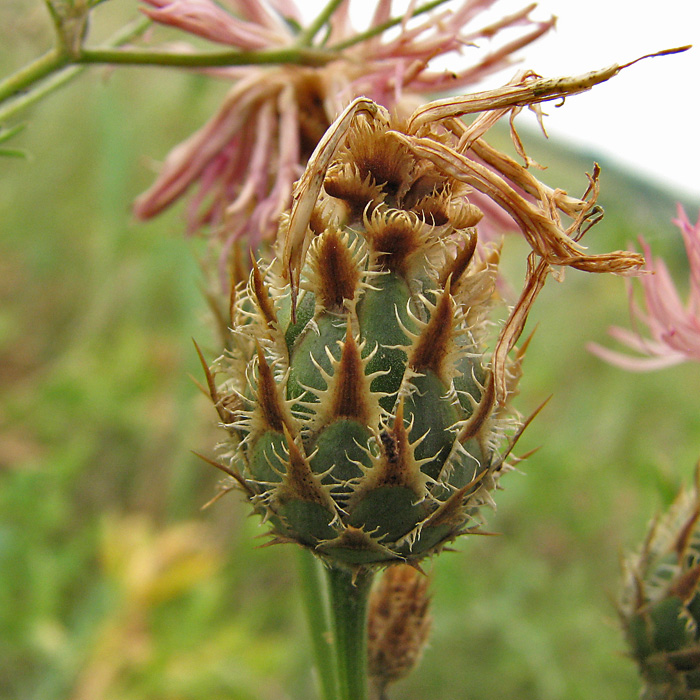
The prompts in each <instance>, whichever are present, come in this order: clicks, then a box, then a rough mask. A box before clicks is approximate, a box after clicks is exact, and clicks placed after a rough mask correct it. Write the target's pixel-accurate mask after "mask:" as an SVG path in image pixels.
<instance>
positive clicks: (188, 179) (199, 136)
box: [135, 0, 554, 259]
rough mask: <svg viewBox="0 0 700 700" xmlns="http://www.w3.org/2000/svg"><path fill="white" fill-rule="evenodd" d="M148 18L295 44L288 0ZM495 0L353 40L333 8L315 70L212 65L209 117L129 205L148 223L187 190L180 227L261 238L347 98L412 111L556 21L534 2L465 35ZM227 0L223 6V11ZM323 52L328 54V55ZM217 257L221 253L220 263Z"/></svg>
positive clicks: (268, 44) (250, 40)
mask: <svg viewBox="0 0 700 700" xmlns="http://www.w3.org/2000/svg"><path fill="white" fill-rule="evenodd" d="M144 2H147V3H148V4H149V5H150V6H151V7H148V8H145V9H144V12H145V13H146V14H147V15H148V16H149V17H151V18H152V19H153V20H155V21H156V22H159V23H161V24H167V25H172V26H175V27H178V28H180V29H182V30H184V31H186V32H189V33H190V34H195V35H197V36H199V37H203V38H205V39H207V40H209V41H213V42H216V43H219V44H224V45H226V46H228V47H233V48H235V49H241V50H246V51H249V50H275V49H285V48H294V47H295V46H298V44H297V42H298V40H299V37H300V36H303V30H300V33H297V32H296V31H295V29H294V27H299V26H300V21H301V20H300V17H301V14H300V12H299V10H298V8H297V7H296V5H295V4H294V2H293V0H224V2H222V4H217V3H215V2H213V0H144ZM494 2H495V0H476V1H475V0H466V1H465V2H461V3H457V4H456V5H455V3H449V5H450V6H449V8H448V3H446V4H445V6H444V7H438V8H436V9H433V10H432V11H430V12H428V13H425V14H423V15H420V16H415V17H414V16H412V15H413V12H414V9H415V2H412V3H411V4H410V7H409V10H408V12H407V13H406V15H405V18H404V19H403V21H402V23H401V31H400V32H396V34H395V35H392V36H391V37H390V36H388V35H387V33H386V32H385V33H381V32H380V33H379V34H376V35H373V36H369V37H366V38H365V39H363V40H362V41H358V40H357V37H358V36H359V35H358V33H357V32H356V31H355V30H354V29H353V28H352V26H351V24H350V20H349V4H350V3H349V0H345V2H343V3H341V5H340V7H339V8H338V9H337V10H336V12H335V13H334V14H333V16H332V17H331V19H330V22H329V26H328V31H327V32H326V30H325V29H324V30H321V31H320V32H319V33H318V35H317V37H315V38H314V42H313V43H312V45H311V47H310V48H311V49H316V50H317V51H318V50H324V51H326V52H335V53H334V54H330V58H329V60H328V61H327V62H326V63H325V65H322V66H320V67H304V66H298V65H279V66H266V67H263V66H246V67H231V68H224V69H216V70H214V69H210V72H212V73H216V74H217V75H219V76H224V77H227V78H230V79H233V80H234V81H235V83H234V85H233V87H232V88H231V91H230V92H229V94H228V96H227V98H226V99H225V101H224V103H223V104H222V105H221V107H220V108H219V110H218V112H217V113H216V114H215V115H214V116H213V117H212V118H211V119H210V120H209V122H208V123H207V124H205V125H204V126H203V127H202V128H201V129H200V130H199V131H197V132H196V133H194V134H193V135H192V136H190V137H189V138H188V139H187V140H186V141H184V142H183V143H181V144H180V145H179V146H177V147H176V148H174V149H173V151H171V153H170V154H169V155H168V156H167V158H166V160H165V162H164V164H163V167H162V169H161V172H160V174H159V176H158V178H157V180H156V181H155V183H154V184H153V185H152V186H151V187H150V188H149V189H148V191H147V192H145V193H143V194H142V195H141V196H140V197H139V198H138V199H137V201H136V203H135V213H136V215H137V217H139V218H141V219H148V218H150V217H153V216H155V215H157V214H158V213H160V212H161V211H163V210H164V209H165V208H167V207H168V206H170V205H171V204H172V203H173V202H175V201H177V200H178V199H179V198H180V197H182V196H183V195H184V194H185V192H187V191H188V190H190V189H191V188H194V187H197V190H196V192H194V193H193V194H192V196H191V198H190V200H189V203H188V207H187V215H186V216H187V221H188V229H189V230H190V232H194V231H197V230H199V229H200V228H202V227H203V226H209V227H211V230H212V233H213V234H214V235H216V237H217V238H218V239H219V240H221V241H222V242H223V251H224V255H223V258H225V257H226V251H227V249H228V248H229V247H230V246H231V244H232V243H233V242H234V241H235V240H236V239H239V238H242V237H245V238H246V239H247V241H248V243H249V245H250V246H251V247H255V246H257V245H258V244H259V243H260V241H262V240H264V239H268V238H271V237H273V236H274V235H275V232H276V230H277V225H278V220H279V216H280V214H281V213H282V212H283V211H284V210H285V209H287V208H288V207H289V205H290V202H291V192H292V185H293V183H294V182H295V180H297V179H298V177H299V176H300V175H301V173H302V172H303V168H304V165H305V163H306V161H307V160H308V158H309V156H310V154H311V152H312V151H313V149H314V147H315V146H316V144H317V143H318V141H319V139H320V138H321V136H322V135H323V134H324V132H325V130H326V129H327V128H328V126H329V125H330V124H331V123H332V122H333V120H334V118H335V117H336V116H337V115H338V114H339V113H340V112H341V111H342V109H343V108H344V107H345V106H346V105H347V104H348V103H349V102H350V101H351V100H352V99H354V98H355V97H357V96H359V95H365V96H367V97H370V98H371V99H373V100H374V101H376V102H378V103H380V104H383V105H384V106H386V107H388V108H389V109H394V110H397V111H399V112H401V113H403V112H406V113H410V111H412V109H413V107H415V106H416V105H415V100H416V97H417V96H419V95H422V94H425V93H435V92H441V91H447V90H450V91H455V90H459V89H462V88H463V87H465V86H467V85H470V84H473V83H475V82H476V81H478V80H479V79H481V78H483V77H484V76H485V75H487V74H489V73H491V72H493V71H496V70H500V69H502V68H504V67H506V66H508V65H510V64H511V62H512V58H511V54H512V53H513V52H514V51H516V50H518V49H520V48H522V47H523V46H526V45H527V44H529V43H530V42H532V41H534V40H535V39H537V38H538V37H539V36H541V35H542V34H544V33H545V32H546V31H548V30H549V29H550V28H551V27H552V26H553V24H554V19H553V18H552V19H551V20H548V21H545V22H536V21H533V20H530V19H529V13H530V11H531V10H532V9H533V7H534V5H531V6H529V7H526V8H524V9H523V10H522V11H520V12H518V13H516V14H514V15H511V16H509V17H505V18H503V19H502V20H500V21H498V22H496V23H493V24H490V25H487V26H482V27H480V28H478V29H474V30H469V29H468V25H469V24H470V23H471V22H472V21H473V20H475V19H476V18H477V17H478V15H479V14H480V13H481V12H482V11H483V10H485V9H487V8H488V7H490V6H491V5H492V4H493V3H494ZM224 4H228V6H229V7H230V9H231V10H232V12H233V13H235V14H232V13H231V12H228V11H227V10H225V9H223V5H224ZM391 10H392V3H391V0H379V1H378V2H377V3H376V7H375V10H374V15H373V16H372V19H371V21H370V24H369V29H372V28H377V27H379V26H380V25H382V24H383V23H385V22H386V21H387V20H389V19H391V17H392V12H391ZM513 27H516V28H517V27H522V30H521V31H520V32H519V33H518V34H517V35H516V37H515V38H513V39H511V40H510V41H508V42H505V43H504V42H501V43H500V45H495V44H493V45H492V46H493V48H492V49H491V50H490V51H487V52H486V53H479V57H478V58H477V59H476V61H475V63H474V64H473V65H471V66H470V67H468V68H466V69H464V70H461V71H460V72H458V73H454V72H452V71H448V70H429V65H430V62H431V61H432V60H433V59H435V58H436V57H439V56H445V55H447V54H453V55H454V54H456V53H462V52H465V51H475V49H474V43H475V42H477V41H479V40H488V41H491V40H492V38H493V37H495V36H496V35H498V34H499V33H500V32H501V31H502V30H506V29H512V28H513ZM331 58H332V60H330V59H331ZM223 258H222V259H223Z"/></svg>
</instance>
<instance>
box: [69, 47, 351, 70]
mask: <svg viewBox="0 0 700 700" xmlns="http://www.w3.org/2000/svg"><path fill="white" fill-rule="evenodd" d="M337 58H338V56H337V55H336V54H335V53H332V52H329V51H323V50H320V49H306V48H294V47H290V48H284V49H272V50H269V51H220V52H212V51H210V52H206V53H172V52H167V51H165V52H161V51H136V50H128V51H126V50H124V49H122V50H119V49H83V50H82V51H81V52H80V54H79V55H78V56H77V57H76V58H75V62H76V63H109V64H114V65H128V66H166V67H170V68H221V67H227V66H264V65H278V64H281V63H284V64H290V65H301V66H323V65H325V64H326V63H328V62H329V61H334V60H335V59H337Z"/></svg>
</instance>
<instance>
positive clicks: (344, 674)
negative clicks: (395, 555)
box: [327, 568, 374, 700]
mask: <svg viewBox="0 0 700 700" xmlns="http://www.w3.org/2000/svg"><path fill="white" fill-rule="evenodd" d="M327 573H328V584H329V590H330V600H331V615H332V616H333V639H334V642H335V653H336V663H337V668H338V690H339V698H340V700H367V601H368V599H369V591H370V587H371V585H372V578H373V576H374V573H373V572H372V571H371V570H369V569H361V570H360V571H359V572H358V573H356V574H353V572H352V571H347V570H345V569H338V568H329V569H327Z"/></svg>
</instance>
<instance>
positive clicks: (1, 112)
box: [0, 18, 151, 124]
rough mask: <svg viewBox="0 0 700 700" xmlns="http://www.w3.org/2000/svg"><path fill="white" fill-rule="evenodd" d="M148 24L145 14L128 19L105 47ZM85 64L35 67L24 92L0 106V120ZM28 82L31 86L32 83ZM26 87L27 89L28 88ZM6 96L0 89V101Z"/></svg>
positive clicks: (63, 81)
mask: <svg viewBox="0 0 700 700" xmlns="http://www.w3.org/2000/svg"><path fill="white" fill-rule="evenodd" d="M150 25H151V20H150V19H148V18H139V19H137V20H135V21H134V22H130V23H129V24H127V25H126V26H125V27H123V28H122V29H120V30H119V31H118V32H116V33H115V34H114V35H113V36H112V37H111V38H110V39H109V40H108V41H107V42H106V44H105V48H111V47H115V46H121V45H123V44H126V43H128V42H129V41H132V40H133V39H135V38H136V37H138V36H140V35H141V34H143V33H144V32H145V31H146V29H148V27H149V26H150ZM39 60H42V59H39ZM35 63H36V62H35ZM87 67H88V66H86V65H85V66H75V65H65V66H63V67H60V66H59V65H58V64H57V67H55V68H53V69H52V70H49V68H48V66H47V68H46V72H44V73H43V74H42V73H40V72H39V71H36V72H35V73H34V76H33V77H32V79H30V80H28V82H25V87H24V88H22V90H24V94H16V95H15V97H14V99H12V100H11V102H10V103H9V104H8V105H6V106H5V107H3V108H2V109H0V124H1V123H2V122H4V121H6V120H7V119H9V118H10V117H13V116H15V114H17V113H18V112H20V111H21V110H23V109H25V108H27V107H29V106H30V105H32V104H34V103H35V102H38V101H39V100H40V99H42V98H43V97H46V95H48V94H50V93H52V92H54V91H55V90H58V88H60V87H62V86H63V85H65V84H66V83H68V82H70V81H71V80H72V79H73V78H75V77H77V76H78V75H79V74H80V73H82V72H83V71H85V70H87ZM28 68H29V66H27V68H24V69H22V70H21V71H19V72H18V73H15V74H13V75H12V76H10V77H9V78H8V79H7V80H5V81H3V82H2V83H0V86H3V85H5V84H10V81H14V82H17V81H18V80H19V77H18V76H20V74H21V73H26V71H27V69H28ZM52 73H53V74H52ZM25 81H27V77H25ZM38 81H41V82H40V84H39V85H34V83H36V82H38ZM32 85H34V86H33V87H32ZM30 87H31V89H29V88H30ZM0 90H1V87H0ZM9 97H10V95H3V93H2V92H1V91H0V103H2V102H3V101H4V100H6V99H8V98H9Z"/></svg>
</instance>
